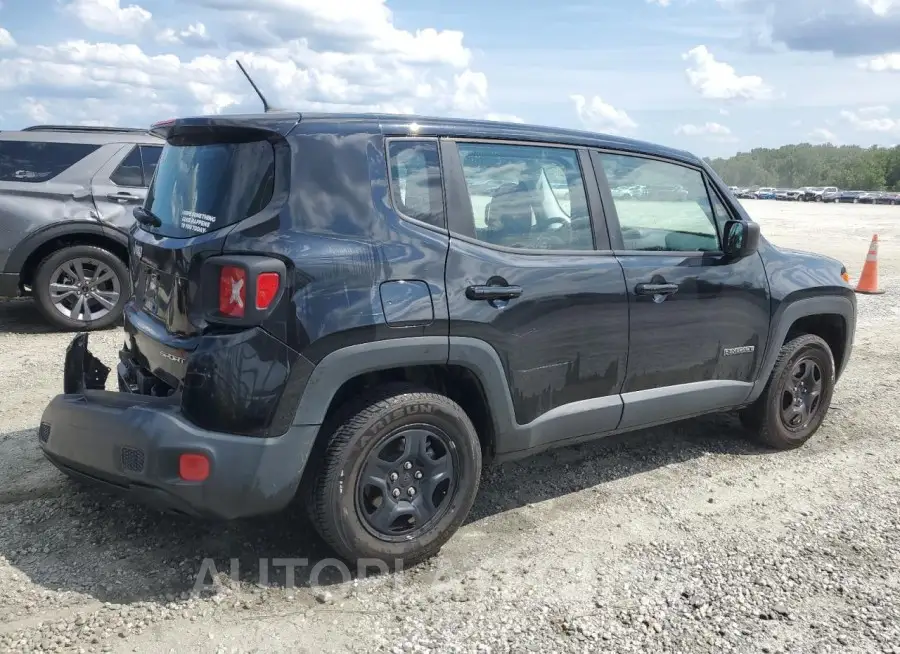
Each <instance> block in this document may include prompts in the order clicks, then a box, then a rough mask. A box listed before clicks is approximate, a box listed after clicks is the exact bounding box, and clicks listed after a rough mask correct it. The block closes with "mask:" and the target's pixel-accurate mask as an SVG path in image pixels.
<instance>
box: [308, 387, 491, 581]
mask: <svg viewBox="0 0 900 654" xmlns="http://www.w3.org/2000/svg"><path fill="white" fill-rule="evenodd" d="M348 413H349V416H348V417H347V418H346V419H345V420H344V421H343V422H342V424H340V426H339V427H338V428H337V430H336V431H335V433H334V435H333V437H332V438H331V440H330V442H329V444H328V446H327V449H326V450H325V452H324V457H323V460H322V461H321V463H320V465H319V468H318V471H317V475H316V477H315V478H314V480H313V482H312V485H311V492H310V496H309V498H308V509H309V513H310V517H311V519H312V523H313V524H314V525H315V528H316V530H317V531H318V532H319V534H320V535H321V536H322V538H323V539H324V540H325V541H326V542H327V543H328V544H329V545H330V546H331V547H332V548H333V549H334V550H335V551H336V552H337V553H338V555H340V556H341V557H342V558H343V559H344V560H345V561H347V562H348V563H353V564H357V563H358V562H359V561H360V560H361V559H377V560H378V561H381V562H383V564H384V565H386V566H387V567H388V569H395V568H396V566H397V562H398V560H399V562H400V563H401V564H402V565H404V566H410V565H416V564H417V563H420V562H422V561H424V560H426V559H428V558H430V557H432V556H434V555H435V554H437V552H438V551H439V550H440V548H441V547H442V546H443V545H444V543H446V542H447V540H449V539H450V537H451V536H452V535H453V534H454V533H455V532H456V530H457V529H459V527H460V526H461V525H462V523H463V521H464V520H465V519H466V516H467V515H468V513H469V510H470V509H471V508H472V504H473V503H474V501H475V496H476V494H477V492H478V485H479V481H480V477H481V464H482V455H481V445H480V442H479V440H478V434H477V433H476V431H475V427H474V426H473V425H472V422H471V420H469V417H468V416H467V415H466V413H465V411H463V409H462V407H460V406H459V405H458V404H457V403H455V402H454V401H452V400H450V399H449V398H447V397H445V396H443V395H439V394H436V393H433V392H430V391H428V390H426V389H420V388H416V387H409V386H403V387H398V386H390V387H385V388H383V389H379V390H376V391H375V392H374V393H370V394H368V395H367V396H365V397H363V398H362V399H361V400H360V403H359V405H358V406H357V407H356V408H354V409H353V410H351V411H349V412H348Z"/></svg>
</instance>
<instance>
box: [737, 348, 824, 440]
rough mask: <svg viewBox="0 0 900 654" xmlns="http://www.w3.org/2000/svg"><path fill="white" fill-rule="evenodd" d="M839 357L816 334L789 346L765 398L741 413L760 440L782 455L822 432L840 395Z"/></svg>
mask: <svg viewBox="0 0 900 654" xmlns="http://www.w3.org/2000/svg"><path fill="white" fill-rule="evenodd" d="M834 374H835V366H834V356H833V355H832V352H831V349H830V348H829V347H828V344H827V343H826V342H825V341H824V340H822V339H821V338H819V337H818V336H815V335H813V334H804V335H802V336H798V337H796V338H794V339H792V340H791V341H789V342H787V343H785V344H784V345H783V346H782V348H781V353H780V354H779V355H778V359H777V360H776V362H775V367H774V368H773V369H772V374H771V375H770V376H769V381H768V383H767V384H766V387H765V389H764V390H763V392H762V395H760V396H759V398H758V399H757V400H756V402H754V403H753V404H752V405H750V406H749V407H747V408H746V409H744V410H743V411H742V412H741V420H742V422H743V423H744V425H745V426H747V427H749V428H750V429H751V430H752V431H754V432H755V435H756V437H757V439H758V440H759V441H760V442H761V443H762V444H764V445H766V446H768V447H772V448H775V449H777V450H790V449H794V448H797V447H800V446H801V445H803V444H804V443H806V441H808V440H809V439H810V438H811V437H812V435H813V434H815V433H816V431H817V430H818V429H819V427H820V426H821V424H822V421H823V420H824V419H825V415H826V413H827V412H828V408H829V406H830V405H831V397H832V394H833V393H834V382H835V379H834Z"/></svg>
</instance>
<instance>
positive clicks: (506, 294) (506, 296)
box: [466, 285, 522, 300]
mask: <svg viewBox="0 0 900 654" xmlns="http://www.w3.org/2000/svg"><path fill="white" fill-rule="evenodd" d="M520 295H522V287H521V286H487V285H482V286H469V287H468V288H466V297H467V298H469V299H470V300H512V299H513V298H517V297H519V296H520Z"/></svg>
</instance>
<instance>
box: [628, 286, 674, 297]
mask: <svg viewBox="0 0 900 654" xmlns="http://www.w3.org/2000/svg"><path fill="white" fill-rule="evenodd" d="M677 291H678V284H638V285H637V286H635V287H634V292H635V293H637V294H638V295H672V293H675V292H677Z"/></svg>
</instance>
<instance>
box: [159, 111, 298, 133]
mask: <svg viewBox="0 0 900 654" xmlns="http://www.w3.org/2000/svg"><path fill="white" fill-rule="evenodd" d="M301 118H302V116H301V115H300V113H299V112H296V111H290V112H289V111H285V112H272V113H266V114H248V115H233V116H196V117H190V118H169V119H168V120H161V121H158V122H156V123H153V125H151V126H150V133H151V134H154V135H156V136H159V137H161V138H163V139H166V140H168V139H170V138H172V137H173V136H177V135H178V134H179V133H184V132H194V133H196V132H198V131H202V130H204V129H208V130H216V129H237V130H239V129H256V130H263V131H267V132H273V133H275V134H278V135H279V136H287V134H288V132H290V131H291V130H292V129H294V127H296V126H297V123H299V122H300V119H301Z"/></svg>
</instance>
